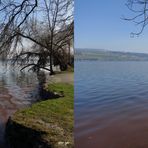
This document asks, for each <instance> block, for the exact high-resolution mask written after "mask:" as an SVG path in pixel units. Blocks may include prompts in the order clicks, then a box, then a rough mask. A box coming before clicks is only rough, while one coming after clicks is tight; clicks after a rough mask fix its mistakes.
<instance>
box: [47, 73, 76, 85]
mask: <svg viewBox="0 0 148 148" xmlns="http://www.w3.org/2000/svg"><path fill="white" fill-rule="evenodd" d="M50 81H51V82H54V83H69V84H73V83H74V73H73V72H68V73H61V74H56V75H53V76H49V77H47V82H50Z"/></svg>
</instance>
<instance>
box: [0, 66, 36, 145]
mask: <svg viewBox="0 0 148 148" xmlns="http://www.w3.org/2000/svg"><path fill="white" fill-rule="evenodd" d="M37 84H38V79H37V76H36V74H34V73H28V72H23V73H21V72H20V71H19V70H18V69H17V70H13V69H11V68H10V67H7V69H6V67H5V66H4V65H2V64H1V63H0V148H8V147H9V146H8V144H7V143H6V141H5V125H6V122H7V120H8V118H9V116H11V115H12V114H13V113H14V112H15V111H16V110H18V109H20V108H24V107H27V106H29V105H31V104H32V103H33V102H35V101H36V99H38V97H37V96H38V94H37V92H38V91H37Z"/></svg>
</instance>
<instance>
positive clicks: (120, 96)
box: [75, 61, 148, 148]
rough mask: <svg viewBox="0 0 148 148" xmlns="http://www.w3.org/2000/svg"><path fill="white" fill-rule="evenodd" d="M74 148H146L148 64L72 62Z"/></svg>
mask: <svg viewBox="0 0 148 148" xmlns="http://www.w3.org/2000/svg"><path fill="white" fill-rule="evenodd" d="M75 147H76V148H148V62H99V61H77V62H75Z"/></svg>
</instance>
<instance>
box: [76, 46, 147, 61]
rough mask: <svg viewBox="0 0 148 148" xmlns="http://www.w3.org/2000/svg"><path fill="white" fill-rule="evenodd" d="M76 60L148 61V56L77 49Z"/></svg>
mask: <svg viewBox="0 0 148 148" xmlns="http://www.w3.org/2000/svg"><path fill="white" fill-rule="evenodd" d="M75 60H99V61H148V54H145V53H132V52H117V51H109V50H104V49H98V50H97V49H75Z"/></svg>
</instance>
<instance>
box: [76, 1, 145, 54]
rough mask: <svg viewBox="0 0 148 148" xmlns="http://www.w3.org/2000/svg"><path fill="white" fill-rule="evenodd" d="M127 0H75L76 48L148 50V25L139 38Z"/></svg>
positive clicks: (143, 51) (142, 51)
mask: <svg viewBox="0 0 148 148" xmlns="http://www.w3.org/2000/svg"><path fill="white" fill-rule="evenodd" d="M126 1H127V0H75V16H74V19H75V48H91V49H107V50H114V51H128V52H141V53H148V26H147V28H145V30H144V32H143V33H142V34H141V35H140V36H139V37H134V38H132V37H131V36H130V33H131V32H136V31H138V29H139V28H137V27H136V26H135V25H134V24H133V23H132V22H128V21H125V20H123V19H121V18H122V16H126V17H130V16H133V14H132V12H131V11H130V10H129V9H128V8H127V7H126V6H125V3H126Z"/></svg>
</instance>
